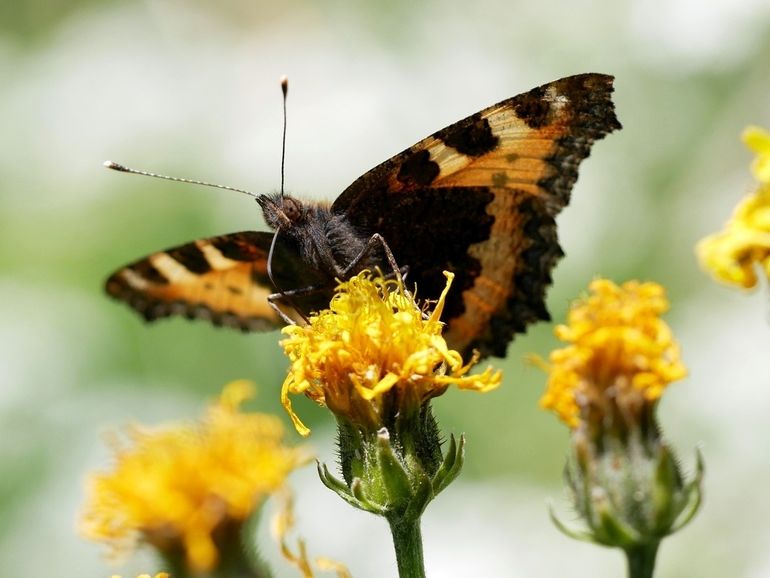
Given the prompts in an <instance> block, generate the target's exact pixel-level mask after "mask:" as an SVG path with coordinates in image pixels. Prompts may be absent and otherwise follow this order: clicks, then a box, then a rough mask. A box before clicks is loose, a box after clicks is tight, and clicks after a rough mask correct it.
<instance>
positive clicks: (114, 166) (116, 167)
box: [104, 161, 259, 199]
mask: <svg viewBox="0 0 770 578" xmlns="http://www.w3.org/2000/svg"><path fill="white" fill-rule="evenodd" d="M104 166H105V167H107V168H108V169H112V170H113V171H118V172H121V173H130V174H132V175H142V176H145V177H155V178H156V179H163V180H166V181H175V182H177V183H188V184H191V185H202V186H204V187H214V188H215V189H224V190H225V191H235V192H236V193H243V194H244V195H249V196H250V197H254V198H255V199H258V198H259V195H258V194H256V193H252V192H251V191H245V190H243V189H236V188H235V187H228V186H227V185H217V184H216V183H207V182H205V181H196V180H194V179H183V178H181V177H170V176H168V175H159V174H157V173H151V172H149V171H140V170H137V169H132V168H129V167H127V166H125V165H121V164H118V163H114V162H112V161H104Z"/></svg>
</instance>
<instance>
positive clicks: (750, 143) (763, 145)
mask: <svg viewBox="0 0 770 578" xmlns="http://www.w3.org/2000/svg"><path fill="white" fill-rule="evenodd" d="M743 142H744V143H745V144H746V146H747V147H748V148H749V149H750V150H752V151H753V152H755V153H757V157H756V158H755V159H754V162H753V163H752V165H751V170H752V172H753V173H754V176H755V177H756V179H757V180H758V181H759V182H760V183H765V184H768V183H770V132H768V131H766V130H765V129H763V128H760V127H758V126H750V127H747V128H746V130H744V131H743Z"/></svg>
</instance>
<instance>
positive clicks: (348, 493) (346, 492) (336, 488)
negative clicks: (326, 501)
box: [316, 461, 384, 516]
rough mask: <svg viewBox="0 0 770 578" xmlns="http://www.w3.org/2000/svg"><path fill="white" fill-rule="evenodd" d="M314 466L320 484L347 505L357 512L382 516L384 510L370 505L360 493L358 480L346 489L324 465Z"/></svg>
mask: <svg viewBox="0 0 770 578" xmlns="http://www.w3.org/2000/svg"><path fill="white" fill-rule="evenodd" d="M316 466H317V469H318V477H319V478H321V483H323V485H324V486H326V487H327V488H329V489H330V490H331V491H332V492H334V493H335V494H337V495H338V496H339V497H340V498H342V499H343V500H345V501H346V502H347V503H348V504H350V505H351V506H353V507H355V508H358V509H359V510H365V511H367V512H371V513H372V514H377V515H378V516H382V515H384V510H383V509H382V508H381V507H379V506H377V505H376V504H372V503H371V502H370V501H369V500H367V499H366V497H365V496H364V495H363V493H362V492H361V483H360V482H361V480H360V478H355V479H354V480H353V483H352V484H351V487H350V488H348V486H347V484H345V483H344V482H343V481H341V480H338V479H337V478H335V477H334V476H333V475H332V474H331V473H330V472H329V468H328V467H326V464H322V463H321V462H319V461H316Z"/></svg>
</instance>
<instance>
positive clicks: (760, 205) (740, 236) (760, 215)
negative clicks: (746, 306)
mask: <svg viewBox="0 0 770 578" xmlns="http://www.w3.org/2000/svg"><path fill="white" fill-rule="evenodd" d="M768 166H770V164H769V165H768ZM695 250H696V253H697V255H698V260H699V261H700V263H701V266H702V267H703V268H704V269H706V270H708V271H709V272H710V273H711V274H712V275H713V276H714V277H716V278H717V279H718V280H720V281H722V282H724V283H730V284H733V285H738V286H740V287H743V288H746V289H749V288H751V287H754V286H756V284H757V281H758V278H757V273H756V268H757V265H760V266H761V267H762V268H763V269H764V271H765V275H767V276H770V184H768V185H762V186H760V187H759V189H758V190H757V192H755V193H754V194H752V195H749V196H748V197H746V198H745V199H743V200H742V201H741V202H740V204H739V205H738V206H737V207H736V209H735V212H734V213H733V216H732V217H731V218H730V220H729V221H728V222H727V225H726V226H725V228H724V230H723V231H721V232H719V233H716V234H714V235H709V236H708V237H706V238H705V239H703V240H701V241H700V243H698V246H697V247H696V249H695Z"/></svg>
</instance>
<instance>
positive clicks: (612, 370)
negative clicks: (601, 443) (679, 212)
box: [540, 279, 687, 427]
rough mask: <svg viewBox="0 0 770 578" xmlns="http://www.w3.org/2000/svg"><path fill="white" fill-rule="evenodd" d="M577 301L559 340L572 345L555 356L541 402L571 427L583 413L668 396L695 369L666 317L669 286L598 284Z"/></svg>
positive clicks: (574, 425)
mask: <svg viewBox="0 0 770 578" xmlns="http://www.w3.org/2000/svg"><path fill="white" fill-rule="evenodd" d="M589 291H590V293H589V295H588V296H586V297H585V298H583V299H580V300H578V301H577V302H575V303H574V304H573V305H572V307H571V309H570V311H569V314H568V319H567V324H566V325H559V326H558V327H557V328H556V336H557V337H558V338H559V339H560V340H561V341H564V342H566V343H568V344H569V345H567V347H564V348H561V349H557V350H555V351H553V352H552V353H551V356H550V363H549V364H548V371H549V379H548V387H547V390H546V392H545V394H544V395H543V397H542V399H541V400H540V404H541V406H542V407H543V408H545V409H549V410H552V411H554V412H555V413H556V414H557V415H558V416H559V418H560V419H561V420H562V421H564V422H565V423H566V424H567V425H569V426H570V427H577V426H578V424H579V423H580V420H581V417H582V414H583V411H584V409H585V408H586V407H588V406H590V407H592V408H594V409H596V408H602V407H606V406H607V405H608V404H616V405H617V404H626V405H628V406H629V407H630V406H631V405H633V406H639V405H640V404H645V403H651V402H654V401H655V400H657V399H658V398H660V396H661V395H662V393H663V391H664V390H665V388H666V386H667V385H668V384H669V383H671V382H672V381H676V380H678V379H682V378H683V377H684V376H685V375H686V373H687V370H686V368H685V366H684V365H683V363H682V361H681V359H680V354H679V346H678V344H677V343H676V341H675V340H674V338H673V335H672V333H671V330H670V328H669V327H668V325H667V324H666V323H665V322H664V321H663V320H662V319H660V315H661V314H663V313H664V312H665V311H667V310H668V301H667V300H666V295H665V291H664V289H663V287H661V286H660V285H658V284H657V283H639V282H637V281H630V282H627V283H624V284H623V285H622V286H618V285H616V284H614V283H613V282H611V281H608V280H605V279H598V280H596V281H594V282H593V283H591V285H590V287H589Z"/></svg>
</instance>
